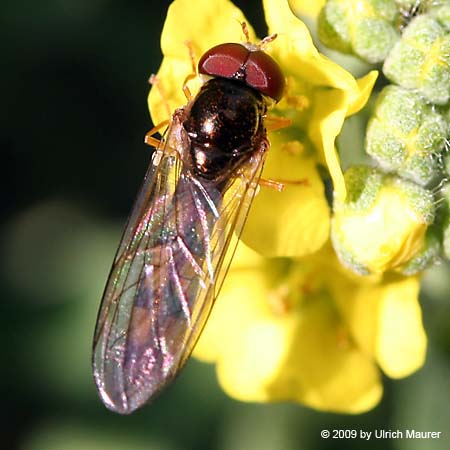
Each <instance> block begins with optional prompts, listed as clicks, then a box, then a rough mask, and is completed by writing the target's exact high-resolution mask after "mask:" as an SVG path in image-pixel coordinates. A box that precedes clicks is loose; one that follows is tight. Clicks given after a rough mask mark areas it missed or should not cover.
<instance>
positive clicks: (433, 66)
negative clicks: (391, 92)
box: [383, 15, 450, 105]
mask: <svg viewBox="0 0 450 450" xmlns="http://www.w3.org/2000/svg"><path fill="white" fill-rule="evenodd" d="M383 72H384V74H385V75H386V77H387V78H388V79H389V80H391V81H392V82H393V83H396V84H399V85H400V86H403V87H405V88H408V89H414V90H417V91H418V92H419V93H420V94H421V95H423V96H424V97H425V98H426V99H427V100H428V101H430V102H431V103H436V104H439V105H443V104H445V103H447V101H448V99H449V98H450V35H449V33H448V31H447V30H446V29H445V28H444V27H443V26H442V25H441V24H440V23H439V22H438V21H437V20H435V19H433V18H432V17H430V16H429V15H420V16H417V17H415V18H414V19H413V20H412V21H411V22H410V23H409V25H408V26H407V27H406V28H405V30H404V32H403V35H402V38H401V39H400V40H399V41H398V42H397V43H396V44H395V45H394V47H393V49H392V50H391V52H390V53H389V55H388V57H387V58H386V61H385V62H384V65H383Z"/></svg>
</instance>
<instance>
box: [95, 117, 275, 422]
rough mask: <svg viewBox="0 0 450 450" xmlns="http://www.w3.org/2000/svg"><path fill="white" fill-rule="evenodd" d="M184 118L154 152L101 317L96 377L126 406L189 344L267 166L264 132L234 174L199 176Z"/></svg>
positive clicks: (170, 373) (113, 400) (165, 373)
mask: <svg viewBox="0 0 450 450" xmlns="http://www.w3.org/2000/svg"><path fill="white" fill-rule="evenodd" d="M180 127H181V123H179V122H176V121H175V122H173V123H172V125H171V127H170V129H169V131H168V133H167V138H166V140H165V141H164V143H162V145H161V146H160V148H159V149H157V150H156V152H155V153H154V155H153V158H152V161H151V163H150V166H149V169H148V171H147V174H146V177H145V180H144V184H143V186H142V188H141V191H140V193H139V195H138V198H137V200H136V203H135V205H134V208H133V211H132V213H131V215H130V219H129V221H128V223H127V226H126V229H125V232H124V235H123V237H122V241H121V243H120V246H119V249H118V252H117V255H116V258H115V261H114V263H113V267H112V269H111V273H110V276H109V280H108V282H107V285H106V289H105V293H104V296H103V300H102V303H101V306H100V311H99V315H98V319H97V326H96V330H95V336H94V353H93V371H94V378H95V381H96V384H97V387H98V390H99V393H100V395H101V397H102V400H103V402H104V403H105V405H106V406H107V407H108V408H110V409H111V410H113V411H116V412H119V413H130V412H132V411H134V410H135V409H136V408H138V407H140V406H142V405H143V404H144V403H146V402H147V401H149V400H150V399H151V398H152V397H153V396H154V395H155V394H156V393H157V392H158V391H160V390H161V389H162V388H163V387H164V386H165V385H167V384H168V383H169V382H170V381H171V380H172V379H173V378H174V377H175V375H176V374H177V373H178V372H179V370H180V369H181V367H182V366H183V365H184V364H185V362H186V360H187V358H188V357H189V355H190V354H191V352H192V349H193V347H194V345H195V343H196V341H197V339H198V337H199V335H200V333H201V331H202V329H203V327H204V325H205V323H206V320H207V318H208V316H209V313H210V311H211V308H212V306H213V303H214V300H215V298H216V296H217V294H218V291H219V289H220V287H221V285H222V282H223V278H224V274H225V272H226V270H227V268H228V266H229V263H230V261H231V257H232V253H233V250H234V249H230V241H231V238H232V236H233V233H234V232H235V233H236V234H238V235H239V234H240V232H241V230H242V226H243V224H244V221H245V218H246V216H247V213H248V209H249V207H250V203H251V200H252V198H253V195H254V192H255V188H256V185H257V182H258V180H259V176H260V173H261V170H262V166H263V161H264V155H265V151H266V146H267V145H266V143H265V142H263V144H261V148H260V149H259V150H258V151H256V152H255V153H254V154H253V156H251V157H250V158H249V160H248V161H247V162H246V163H245V164H244V165H243V167H241V168H240V169H239V171H238V173H235V174H234V175H233V178H232V179H231V180H229V181H228V182H227V183H222V184H220V185H218V184H217V183H211V182H205V181H204V180H201V179H199V178H196V177H194V176H193V175H192V174H191V173H190V171H189V170H188V169H187V168H186V167H185V166H184V165H183V163H182V157H180V155H182V154H183V151H184V150H185V149H183V148H182V147H183V146H184V145H185V143H184V141H183V138H182V130H181V128H180ZM230 250H231V251H230Z"/></svg>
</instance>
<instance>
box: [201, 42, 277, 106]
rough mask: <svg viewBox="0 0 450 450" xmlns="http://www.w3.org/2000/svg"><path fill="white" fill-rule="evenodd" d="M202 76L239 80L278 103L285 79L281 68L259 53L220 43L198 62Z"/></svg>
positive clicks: (259, 51)
mask: <svg viewBox="0 0 450 450" xmlns="http://www.w3.org/2000/svg"><path fill="white" fill-rule="evenodd" d="M198 71H199V72H200V73H203V74H205V75H212V76H216V77H223V78H231V79H237V80H242V81H243V82H245V83H246V84H247V85H248V86H250V87H252V88H254V89H256V90H257V91H259V92H261V93H262V94H264V95H267V96H269V97H271V98H273V99H274V100H276V101H279V100H280V99H281V97H282V96H283V91H284V86H285V80H284V75H283V72H282V71H281V69H280V66H279V65H278V64H277V63H276V62H275V60H274V59H272V58H271V57H270V56H269V55H268V54H267V53H264V52H263V51H262V50H256V51H250V50H248V49H247V48H246V47H244V46H243V45H241V44H233V43H228V44H220V45H216V46H215V47H213V48H211V49H209V50H208V51H207V52H206V53H205V54H204V55H203V56H202V57H201V58H200V61H199V63H198Z"/></svg>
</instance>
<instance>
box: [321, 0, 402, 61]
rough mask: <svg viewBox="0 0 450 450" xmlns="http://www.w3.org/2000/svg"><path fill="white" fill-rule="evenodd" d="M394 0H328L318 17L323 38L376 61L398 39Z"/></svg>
mask: <svg viewBox="0 0 450 450" xmlns="http://www.w3.org/2000/svg"><path fill="white" fill-rule="evenodd" d="M397 14H398V9H397V6H396V4H395V1H394V0H328V1H327V3H326V4H325V6H324V7H323V8H322V10H321V12H320V14H319V18H318V33H319V38H320V40H321V41H322V42H323V43H324V44H325V45H327V46H328V47H330V48H333V49H335V50H339V51H341V52H343V53H355V54H356V55H357V56H359V57H360V58H361V59H363V60H365V61H367V62H369V63H372V64H375V63H379V62H381V61H384V59H385V58H386V56H387V54H388V53H389V50H390V49H391V48H392V47H393V45H394V44H395V42H397V40H398V39H399V35H398V33H397V31H396V29H395V27H394V22H395V20H396V17H397Z"/></svg>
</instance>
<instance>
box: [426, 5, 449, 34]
mask: <svg viewBox="0 0 450 450" xmlns="http://www.w3.org/2000/svg"><path fill="white" fill-rule="evenodd" d="M429 14H430V16H431V17H433V18H434V19H436V20H437V21H438V22H439V23H440V24H441V25H442V26H443V27H444V28H445V29H446V30H447V31H450V2H448V3H446V4H443V5H439V6H436V7H434V8H431V9H430V11H429Z"/></svg>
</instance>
